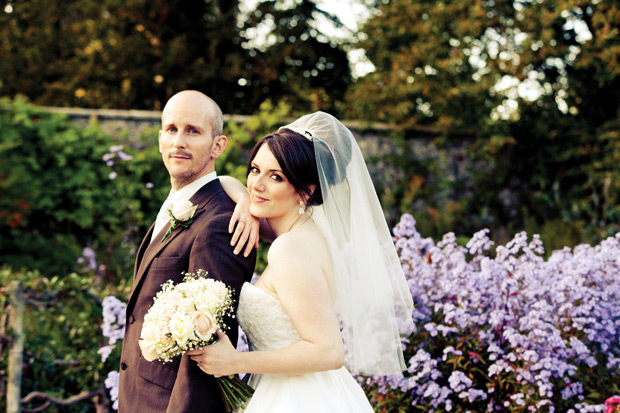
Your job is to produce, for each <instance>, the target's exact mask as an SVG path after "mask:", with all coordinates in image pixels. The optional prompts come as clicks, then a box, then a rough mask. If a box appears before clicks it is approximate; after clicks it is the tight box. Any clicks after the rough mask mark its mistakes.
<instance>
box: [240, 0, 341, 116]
mask: <svg viewBox="0 0 620 413" xmlns="http://www.w3.org/2000/svg"><path fill="white" fill-rule="evenodd" d="M320 19H326V20H328V21H331V22H332V23H333V24H334V25H336V27H338V26H341V23H340V22H339V20H338V19H337V17H335V16H333V15H331V14H329V13H327V12H325V11H322V10H320V9H319V8H318V7H317V5H316V3H315V2H314V1H311V0H300V1H296V2H294V4H293V6H292V7H286V6H284V5H282V2H278V1H265V2H261V3H259V4H258V5H257V7H256V9H255V10H254V11H252V12H251V13H250V15H249V18H248V19H247V20H246V21H245V22H243V27H242V31H241V33H242V34H243V35H244V36H245V38H246V40H247V41H246V44H245V47H248V48H249V50H250V55H251V56H253V59H251V61H250V63H249V65H250V68H251V70H248V71H247V72H246V78H245V79H244V80H245V81H246V82H247V83H245V85H246V89H247V90H248V92H247V94H248V95H249V96H251V99H252V101H253V102H256V103H260V102H262V101H264V100H266V99H273V100H274V101H283V102H286V103H287V104H288V105H289V106H291V107H292V108H293V110H294V111H295V112H296V113H307V112H309V111H316V110H324V111H328V112H331V113H334V114H337V112H338V110H339V109H340V108H341V107H342V101H343V100H344V96H345V92H346V90H347V88H348V86H349V84H350V83H351V81H352V79H351V70H350V68H349V61H348V58H347V54H346V51H345V45H343V44H338V43H337V42H335V41H333V40H331V39H329V37H328V36H327V35H325V34H324V33H322V32H321V30H320V27H318V23H317V22H318V21H319V20H320ZM259 27H262V28H264V27H269V28H270V32H269V35H267V36H265V37H266V38H267V41H266V42H263V43H256V42H254V43H252V42H251V40H252V38H253V37H254V36H256V35H257V33H259V31H260V29H259ZM256 103H255V104H256Z"/></svg>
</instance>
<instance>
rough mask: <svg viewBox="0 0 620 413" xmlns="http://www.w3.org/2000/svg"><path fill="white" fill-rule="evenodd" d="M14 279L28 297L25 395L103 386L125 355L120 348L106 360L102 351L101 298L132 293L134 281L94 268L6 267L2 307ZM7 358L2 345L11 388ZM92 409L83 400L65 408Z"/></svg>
mask: <svg viewBox="0 0 620 413" xmlns="http://www.w3.org/2000/svg"><path fill="white" fill-rule="evenodd" d="M14 280H20V281H22V283H23V285H24V296H25V299H26V305H25V310H24V337H25V343H24V348H25V351H24V370H23V378H22V396H25V395H27V394H28V393H30V392H32V391H43V392H46V393H48V394H50V395H53V396H54V397H57V398H68V397H70V396H73V395H76V394H78V393H80V392H81V391H84V390H88V391H89V390H95V389H97V388H99V387H103V382H104V380H105V378H106V376H107V372H108V370H110V367H111V366H113V367H116V366H117V365H118V363H119V361H120V360H119V358H120V354H119V353H120V352H119V351H116V352H113V353H112V355H111V356H110V357H109V358H108V360H106V362H105V363H103V362H102V361H101V356H100V355H99V354H97V350H98V349H99V347H101V345H102V344H103V338H102V335H101V323H102V317H101V300H102V299H103V298H104V297H105V296H106V295H117V296H124V295H126V294H128V292H129V288H130V285H128V284H127V283H121V284H120V285H118V286H114V285H110V284H109V283H107V282H105V280H104V279H103V278H101V277H97V276H95V275H94V273H89V274H80V275H78V274H76V273H71V274H69V275H67V276H62V277H58V276H53V277H52V276H47V275H44V274H42V273H40V272H39V271H27V270H11V269H9V268H3V269H0V290H1V291H2V294H0V308H1V309H2V312H3V313H4V312H5V309H6V308H7V305H8V304H9V303H8V296H7V293H8V291H7V288H8V286H9V284H10V282H11V281H14ZM7 358H8V348H7V347H4V346H3V347H2V354H1V357H0V372H1V374H0V381H1V382H2V384H1V385H0V388H2V389H5V388H6V371H7ZM5 400H6V397H4V395H3V397H0V409H2V410H5V409H6V405H5ZM36 406H37V405H36V404H34V405H32V406H29V407H36ZM24 407H26V406H24ZM92 409H93V407H92V405H90V406H89V405H88V403H81V404H77V405H75V406H71V407H65V408H63V409H62V411H65V412H87V411H92ZM46 411H49V412H53V411H60V410H56V409H53V408H52V409H48V410H46Z"/></svg>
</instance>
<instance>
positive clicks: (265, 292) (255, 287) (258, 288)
mask: <svg viewBox="0 0 620 413" xmlns="http://www.w3.org/2000/svg"><path fill="white" fill-rule="evenodd" d="M246 284H247V285H249V286H251V287H252V288H254V289H255V290H258V291H260V292H261V293H262V294H264V295H266V296H267V297H270V298H271V299H273V300H274V301H277V302H280V300H279V299H277V298H276V297H274V296H273V295H271V294H269V293H268V292H267V291H265V290H263V289H262V288H260V287H257V286H255V285H254V284H252V283H249V282H247V281H246V282H244V283H243V285H244V286H245V285H246Z"/></svg>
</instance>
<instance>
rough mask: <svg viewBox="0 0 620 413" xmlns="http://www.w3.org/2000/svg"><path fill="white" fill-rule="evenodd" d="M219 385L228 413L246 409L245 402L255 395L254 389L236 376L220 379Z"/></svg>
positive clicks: (218, 379) (218, 380)
mask: <svg viewBox="0 0 620 413" xmlns="http://www.w3.org/2000/svg"><path fill="white" fill-rule="evenodd" d="M217 385H218V386H219V388H220V393H221V394H222V398H223V399H224V406H225V408H226V411H227V412H230V411H235V410H238V409H242V408H244V407H245V402H246V401H247V400H248V399H249V398H250V397H251V396H252V394H253V393H254V389H253V388H252V387H250V386H249V385H248V384H247V383H244V382H243V381H241V379H240V378H239V377H238V376H236V375H235V376H232V377H227V376H223V377H218V378H217Z"/></svg>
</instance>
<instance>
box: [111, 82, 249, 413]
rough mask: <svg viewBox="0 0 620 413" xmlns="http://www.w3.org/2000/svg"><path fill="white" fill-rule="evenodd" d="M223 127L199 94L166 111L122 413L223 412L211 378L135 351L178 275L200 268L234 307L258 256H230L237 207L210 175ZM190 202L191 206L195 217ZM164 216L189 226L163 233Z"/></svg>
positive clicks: (128, 332)
mask: <svg viewBox="0 0 620 413" xmlns="http://www.w3.org/2000/svg"><path fill="white" fill-rule="evenodd" d="M222 127H223V120H222V111H221V110H220V108H219V106H218V105H217V104H216V103H215V102H214V101H213V100H212V99H211V98H209V97H207V96H206V95H204V94H202V93H200V92H197V91H191V90H186V91H182V92H179V93H177V94H176V95H174V96H173V97H172V98H170V100H169V101H168V103H166V106H165V107H164V110H163V113H162V129H161V130H160V131H159V151H160V152H161V154H162V158H163V161H164V165H165V166H166V169H167V170H168V173H169V174H170V183H171V184H172V190H171V192H170V195H169V196H168V199H167V200H166V202H164V204H163V206H162V208H161V210H160V212H159V214H158V215H157V220H156V221H155V223H154V225H153V226H152V227H151V229H150V230H149V232H148V233H147V234H146V237H145V238H144V240H143V241H142V244H141V245H140V249H139V250H138V255H137V257H136V265H135V269H134V279H133V289H132V292H131V296H130V298H129V302H128V304H127V318H126V327H125V339H124V340H123V351H122V355H121V365H120V379H119V380H120V382H119V412H120V413H139V412H174V413H177V412H204V413H208V412H218V413H220V412H224V411H225V410H224V405H223V402H222V399H221V396H220V394H219V390H218V387H217V382H216V380H215V378H214V377H213V376H209V375H207V374H205V373H203V372H202V371H201V370H200V369H199V368H198V366H197V365H196V363H194V362H193V361H192V360H191V359H190V358H189V357H187V356H181V357H177V358H175V359H174V360H173V361H172V362H168V363H163V362H160V361H157V360H156V361H153V362H148V361H146V360H145V359H144V358H143V357H142V355H141V352H140V348H139V345H138V340H139V339H140V331H141V329H142V323H143V321H144V316H145V314H146V312H147V311H148V309H149V307H150V306H151V305H152V304H153V297H155V295H156V294H157V292H158V291H160V289H161V285H162V284H163V283H164V282H166V281H167V280H170V279H171V280H174V282H175V284H176V283H179V282H181V281H182V279H183V275H181V273H182V272H183V271H187V272H192V273H195V272H196V271H197V270H198V269H201V268H202V269H204V270H206V271H208V276H209V277H211V278H215V279H217V280H221V281H223V282H224V283H226V284H227V285H228V286H230V287H232V288H234V290H235V300H238V298H239V291H240V290H241V286H242V284H243V282H244V281H250V278H251V276H252V273H253V270H254V263H255V261H256V253H255V252H254V251H253V252H252V254H251V255H250V256H249V257H248V258H244V257H243V256H242V255H243V254H239V255H235V254H233V249H232V247H231V246H230V240H231V234H229V233H228V223H229V221H230V217H231V215H232V212H233V209H234V207H235V205H234V203H233V202H232V200H231V199H230V198H229V197H228V196H227V195H226V193H225V192H224V190H223V189H222V186H221V184H220V182H219V180H218V179H217V176H216V173H215V168H214V164H215V160H216V159H217V158H218V157H219V156H220V155H221V154H222V152H223V151H224V149H225V148H226V144H227V142H228V140H227V138H226V137H225V136H224V135H222ZM188 201H189V203H191V205H193V206H196V209H195V212H193V215H192V209H191V208H187V207H188V206H189V204H188ZM188 209H189V210H188ZM168 210H171V211H172V212H173V214H176V215H175V217H176V218H177V219H178V220H180V221H186V222H185V224H188V223H190V222H191V223H190V224H189V226H181V225H178V226H176V227H175V228H173V229H172V230H171V231H170V232H169V233H168V230H169V228H170V227H171V225H170V224H171V222H170V216H169V213H168ZM227 325H228V326H229V327H230V330H228V331H227V334H228V335H229V336H230V339H231V340H232V342H233V343H235V342H236V340H237V323H236V320H234V319H230V318H229V319H228V321H227Z"/></svg>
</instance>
